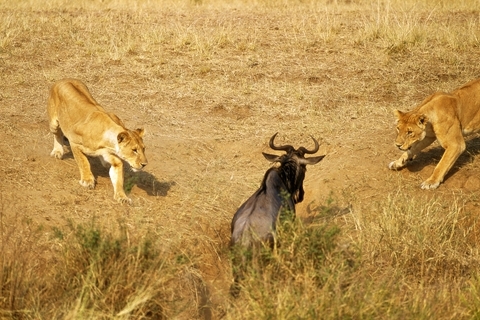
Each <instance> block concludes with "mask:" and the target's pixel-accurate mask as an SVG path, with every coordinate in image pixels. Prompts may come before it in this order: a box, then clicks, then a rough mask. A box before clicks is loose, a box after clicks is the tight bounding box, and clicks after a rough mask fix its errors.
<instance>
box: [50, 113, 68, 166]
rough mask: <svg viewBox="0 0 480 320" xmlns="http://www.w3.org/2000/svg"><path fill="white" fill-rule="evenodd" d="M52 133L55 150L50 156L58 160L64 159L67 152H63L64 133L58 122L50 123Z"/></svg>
mask: <svg viewBox="0 0 480 320" xmlns="http://www.w3.org/2000/svg"><path fill="white" fill-rule="evenodd" d="M50 132H52V133H53V150H52V152H50V155H51V156H52V157H54V158H57V159H62V157H63V154H64V153H65V151H64V150H63V138H64V136H63V132H62V129H61V128H60V126H59V124H58V121H56V120H53V121H50Z"/></svg>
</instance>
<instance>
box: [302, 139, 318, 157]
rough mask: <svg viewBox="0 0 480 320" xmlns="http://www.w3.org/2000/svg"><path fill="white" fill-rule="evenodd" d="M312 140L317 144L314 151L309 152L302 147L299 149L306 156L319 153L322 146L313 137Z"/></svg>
mask: <svg viewBox="0 0 480 320" xmlns="http://www.w3.org/2000/svg"><path fill="white" fill-rule="evenodd" d="M310 138H312V140H313V142H315V148H313V150H308V149H307V148H305V147H300V148H298V151H300V152H303V153H304V154H313V153H315V152H317V151H318V149H319V148H320V145H319V144H318V141H317V140H315V138H314V137H312V136H310Z"/></svg>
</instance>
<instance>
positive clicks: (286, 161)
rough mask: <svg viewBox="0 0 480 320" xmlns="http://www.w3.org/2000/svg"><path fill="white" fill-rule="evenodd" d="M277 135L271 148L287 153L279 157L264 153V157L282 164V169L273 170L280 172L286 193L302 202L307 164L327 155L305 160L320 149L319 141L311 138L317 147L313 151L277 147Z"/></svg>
mask: <svg viewBox="0 0 480 320" xmlns="http://www.w3.org/2000/svg"><path fill="white" fill-rule="evenodd" d="M277 134H278V132H277V133H275V134H274V135H273V136H272V137H271V138H270V142H269V146H270V148H272V149H273V150H281V151H285V152H286V153H285V154H283V155H281V156H277V155H274V154H269V153H265V152H262V153H263V156H264V157H265V158H266V159H267V160H268V161H270V162H278V163H279V164H280V167H278V168H273V169H274V170H277V171H278V173H279V175H280V177H281V179H282V181H283V182H284V184H285V187H286V188H287V190H286V191H287V192H288V193H289V194H290V195H291V197H292V200H293V202H294V203H298V202H302V200H303V196H304V193H305V192H304V190H303V180H304V179H305V172H306V171H307V167H306V166H307V164H309V165H313V164H316V163H318V162H319V161H320V160H322V159H323V158H324V157H325V155H322V156H317V157H310V158H305V154H314V153H316V152H317V151H318V149H319V148H320V146H319V144H318V141H317V140H315V138H313V137H311V138H312V140H313V142H314V143H315V147H314V148H313V149H312V150H308V149H307V148H305V147H299V148H298V149H295V148H294V147H293V146H291V145H281V146H276V145H275V143H274V141H275V137H276V136H277ZM265 176H267V175H265Z"/></svg>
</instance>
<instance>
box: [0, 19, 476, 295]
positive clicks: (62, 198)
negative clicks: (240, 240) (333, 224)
mask: <svg viewBox="0 0 480 320" xmlns="http://www.w3.org/2000/svg"><path fill="white" fill-rule="evenodd" d="M276 14H278V15H280V16H281V17H271V18H270V19H267V18H265V19H264V20H263V21H262V22H260V20H261V18H262V17H263V16H262V15H261V14H254V13H252V12H245V13H238V11H235V10H231V11H227V12H218V11H216V10H212V11H208V10H206V11H195V10H193V11H192V12H189V11H187V13H178V12H170V13H168V14H161V13H156V14H152V15H148V14H144V15H143V16H139V15H136V14H133V15H129V14H125V13H124V12H115V11H114V12H112V11H105V12H102V11H93V12H88V11H86V12H85V11H82V10H79V11H76V10H70V11H55V10H54V11H45V12H40V13H38V12H37V13H35V12H30V11H26V12H17V11H9V10H5V11H3V12H2V13H1V15H3V16H4V17H12V16H13V17H15V16H18V15H26V16H29V17H30V18H31V21H32V22H31V24H32V25H31V26H27V27H25V28H26V29H28V32H27V31H19V34H18V36H17V37H16V38H15V39H13V40H12V41H11V43H10V45H8V46H6V47H4V48H3V49H2V51H1V52H0V73H1V78H0V131H1V132H2V133H1V137H2V139H0V150H2V151H1V153H0V168H1V169H0V181H1V182H2V183H1V184H0V197H1V199H0V200H1V205H2V206H3V207H2V212H3V214H4V215H5V214H6V215H15V216H18V217H21V218H22V219H29V220H31V221H34V222H35V223H38V224H39V225H42V226H43V227H44V228H45V229H44V230H45V232H46V233H51V232H52V227H54V226H57V227H62V226H64V225H66V224H67V223H68V221H69V220H71V219H73V220H75V221H77V222H79V223H81V222H89V221H91V220H92V219H95V220H97V221H100V222H102V223H104V222H105V223H112V224H113V223H114V222H115V221H117V220H123V221H126V222H127V224H128V225H129V226H130V227H131V229H132V232H134V231H135V230H137V229H139V228H144V227H150V228H153V229H155V230H156V232H158V234H159V235H160V236H162V237H165V239H179V238H180V239H184V241H186V242H188V243H191V244H193V245H195V243H194V240H193V237H192V236H191V234H193V233H196V234H197V237H196V240H195V241H204V242H210V243H212V246H211V249H210V250H211V256H212V259H211V265H208V266H205V267H204V272H205V273H206V274H208V275H209V279H208V280H209V281H211V282H212V283H213V284H215V286H217V287H218V288H219V289H220V291H221V290H224V289H225V290H226V289H227V288H228V281H224V280H225V279H229V277H230V272H229V270H227V264H225V263H223V264H222V263H218V262H215V257H216V255H217V253H216V252H217V251H218V250H223V249H225V248H226V246H227V243H228V240H229V223H230V220H231V218H232V216H233V214H234V212H235V210H236V208H237V207H238V206H239V205H240V204H241V203H242V201H244V200H245V199H246V198H247V197H248V196H249V195H250V194H252V193H253V192H254V191H255V189H256V188H257V187H258V185H259V183H260V181H261V179H262V176H263V173H264V172H265V171H266V170H267V169H268V168H269V163H268V162H267V161H266V160H265V159H264V158H263V156H262V155H261V152H262V151H265V152H271V151H270V150H269V148H268V140H269V138H270V137H271V135H273V134H274V133H275V132H279V136H278V138H279V143H291V144H293V145H295V146H299V145H304V146H306V147H310V146H312V141H311V140H310V138H309V136H310V135H312V136H314V137H315V138H317V139H319V140H320V143H321V149H320V151H319V153H320V154H326V157H325V158H324V160H323V161H322V162H320V163H319V164H318V165H315V166H311V167H309V168H308V171H307V176H306V179H305V190H306V195H305V201H304V202H303V203H301V204H299V205H298V207H297V208H298V215H299V216H302V217H308V216H309V215H312V214H318V212H319V211H320V210H321V209H320V208H321V207H322V206H325V205H327V204H328V203H329V201H330V200H329V199H333V205H334V206H338V207H339V208H341V209H344V208H348V210H346V211H345V210H344V211H341V212H342V213H343V216H342V217H340V219H345V223H346V224H350V227H351V228H355V227H361V217H362V215H364V214H368V213H369V212H370V210H371V208H372V206H374V205H375V204H377V203H378V204H381V203H382V201H383V200H384V199H385V198H386V197H388V196H389V195H391V194H395V193H397V192H406V193H407V194H411V196H412V197H418V198H419V199H428V198H431V197H438V198H439V199H459V198H461V199H462V201H463V203H464V204H465V208H466V210H477V209H476V208H477V206H478V204H479V202H478V197H477V196H476V192H477V190H478V189H479V187H480V178H479V176H480V175H479V173H480V167H479V163H480V157H478V156H477V155H478V153H479V152H480V142H479V140H478V139H477V138H475V137H473V139H471V140H469V143H468V149H467V150H468V151H467V152H465V153H464V154H463V155H462V157H461V158H460V159H459V160H458V161H457V163H456V165H455V167H454V168H453V169H452V170H451V171H450V173H449V174H448V176H447V178H446V181H445V183H444V184H442V185H441V187H440V188H439V189H438V190H435V191H423V190H420V188H419V185H420V183H421V182H422V181H423V180H424V179H426V178H427V177H428V176H429V175H430V174H431V172H432V170H433V168H434V166H435V164H436V163H437V162H438V160H439V159H440V157H441V154H442V150H441V148H439V147H438V146H435V145H434V146H433V147H432V148H430V149H428V150H426V151H425V152H424V153H422V155H420V156H419V157H418V158H417V159H416V160H415V161H414V163H413V164H412V165H411V166H409V167H408V168H407V169H404V170H401V171H399V172H393V171H390V170H389V169H388V168H387V165H388V163H389V162H390V161H392V160H394V159H395V158H396V157H398V156H400V152H399V151H398V150H396V149H395V147H394V146H393V140H394V137H395V130H394V119H393V115H392V110H393V109H394V108H403V109H408V108H411V107H413V106H414V105H415V104H416V103H418V102H419V101H421V99H423V97H425V96H426V95H427V94H429V93H431V92H433V91H434V90H436V89H445V90H448V89H453V88H455V87H457V86H459V85H461V84H462V83H464V82H466V81H468V80H470V79H472V78H473V77H474V75H475V74H478V71H479V69H478V67H474V66H473V64H469V63H468V61H470V60H472V59H473V56H472V54H471V53H468V52H459V53H458V57H457V59H459V60H461V61H464V62H465V64H468V65H472V67H471V68H469V69H468V68H466V69H462V70H458V69H457V70H456V73H455V72H454V75H453V76H452V75H451V74H450V75H448V74H447V76H445V77H444V78H441V77H439V76H438V75H439V74H444V72H445V70H446V69H447V68H448V64H447V62H442V63H441V64H439V63H438V59H437V57H435V56H434V55H432V52H430V54H429V53H428V52H427V53H426V52H424V51H422V52H420V49H419V51H418V52H416V51H415V50H416V49H415V48H411V51H407V52H404V53H402V54H401V55H394V56H393V57H392V56H389V55H390V53H388V52H387V51H385V50H383V49H382V47H381V46H382V45H381V44H379V43H375V42H374V43H372V44H370V45H368V46H355V45H353V43H354V42H353V41H352V38H351V34H352V32H353V31H352V30H358V25H357V24H356V22H355V21H354V20H355V19H352V17H353V16H355V13H351V12H349V11H345V12H336V13H335V14H332V15H331V17H335V19H336V21H337V22H338V26H337V25H336V27H338V29H335V30H336V31H335V32H336V34H335V35H334V38H333V39H332V40H329V41H327V42H325V43H320V44H319V43H318V42H316V43H315V42H308V43H307V44H308V45H310V47H308V46H307V44H305V46H304V47H295V45H298V46H301V45H304V44H303V43H296V44H295V43H293V44H291V43H287V44H284V43H280V42H279V41H280V39H285V38H288V39H293V35H292V34H290V32H292V33H293V32H294V30H289V29H287V28H285V30H286V31H285V30H284V28H283V27H284V26H282V25H281V23H280V22H279V21H282V20H281V18H282V17H283V14H284V13H276ZM102 15H106V16H108V17H111V19H112V20H113V21H120V22H122V21H123V22H125V23H123V24H122V26H123V27H120V26H118V28H119V29H121V30H117V31H118V32H119V33H120V34H122V35H123V32H125V30H124V29H122V28H127V29H128V27H126V26H125V25H128V24H132V25H134V24H142V23H145V24H143V27H145V26H146V25H150V26H151V28H152V30H153V29H154V28H155V27H158V26H159V25H160V26H165V28H167V29H168V30H170V28H171V30H176V29H175V28H174V26H176V25H177V24H183V25H185V26H191V27H192V28H194V30H196V32H200V31H198V30H202V26H203V27H204V28H205V29H206V31H202V32H205V34H208V33H209V32H216V31H217V28H218V26H216V25H215V24H214V23H213V21H233V22H231V23H233V24H234V25H233V27H232V28H231V29H228V28H227V31H225V32H232V33H233V31H229V30H235V27H236V26H245V28H246V30H245V32H246V33H249V32H250V31H252V30H253V29H255V30H256V32H257V38H256V39H254V40H252V41H253V42H254V44H250V45H252V46H254V47H255V48H253V49H251V48H250V47H249V42H248V39H249V38H248V37H249V36H245V39H244V40H245V44H244V47H242V48H240V49H239V47H238V46H236V47H235V46H232V45H230V44H226V45H225V47H222V46H218V47H215V48H214V49H212V50H213V51H215V52H214V53H211V56H208V57H205V56H202V55H201V54H200V53H199V51H198V50H194V49H191V47H189V45H188V44H185V43H181V44H178V43H177V42H175V41H174V40H171V39H170V40H169V39H167V40H164V42H161V41H160V43H159V44H155V48H157V49H158V50H159V51H155V50H153V49H152V48H147V49H145V50H142V49H141V46H140V45H139V46H138V48H134V49H132V50H131V51H128V52H127V51H126V53H125V54H124V55H123V56H120V57H118V58H116V57H113V58H112V57H111V56H102V53H101V52H100V51H99V52H94V53H87V52H86V51H87V47H88V45H86V44H85V45H83V44H82V41H85V42H86V41H87V40H86V39H85V38H83V36H82V34H80V33H78V34H77V33H76V32H79V28H81V26H82V25H83V23H84V20H86V21H87V22H88V23H90V24H92V25H93V27H85V28H89V30H83V32H86V33H87V34H88V36H89V37H93V38H94V37H100V36H99V35H95V33H94V32H93V31H92V30H94V29H96V28H98V29H102V26H101V25H96V24H95V23H99V24H100V23H101V22H99V21H98V19H99V18H98V17H100V16H102ZM59 17H60V18H59ZM309 18H310V17H306V18H305V19H307V21H309V20H308V19H309ZM56 19H59V20H58V21H66V23H67V22H68V23H70V27H69V26H68V25H64V24H61V23H60V24H59V25H60V26H61V28H60V27H59V25H58V24H56V22H55V21H57V20H56ZM62 19H63V20H62ZM144 20H145V21H144ZM49 21H51V22H49ZM127 22H128V23H127ZM147 23H149V24H147ZM279 24H280V25H279ZM85 25H88V24H85ZM34 26H37V27H34ZM58 28H60V31H59V32H60V34H65V36H58V35H57V34H56V33H55V30H56V29H58ZM132 28H133V27H132ZM220 28H221V27H220ZM278 28H280V31H279V30H278ZM212 30H213V31H212ZM282 30H284V31H282ZM81 31H82V30H81ZM68 32H72V35H68ZM132 32H134V33H135V32H136V31H132ZM171 32H172V33H174V31H171ZM194 32H195V31H194ZM73 33H75V34H73ZM280 33H281V34H280ZM205 34H204V33H202V35H203V36H205ZM285 35H286V36H285ZM250 36H252V35H251V33H250ZM171 37H172V38H175V37H180V35H178V34H173V35H172V36H171ZM230 37H234V36H232V35H230ZM239 37H240V36H239ZM353 37H355V35H354V36H353ZM357 37H360V36H358V35H357ZM114 40H115V39H114ZM99 41H101V39H100V40H99ZM232 41H233V40H232ZM282 41H285V40H282ZM292 41H293V40H292ZM65 42H66V43H67V46H63V45H61V43H65ZM152 46H153V45H152ZM284 46H285V47H284ZM119 47H120V45H119ZM286 48H287V49H286ZM297 48H299V49H298V52H294V51H295V50H297ZM120 49H121V48H120ZM91 50H96V49H91ZM288 50H291V52H290V53H289V54H285V55H284V56H281V57H279V56H278V52H287V51H288ZM432 51H433V50H432ZM413 55H416V59H417V64H416V65H415V66H412V63H411V62H410V61H411V58H412V56H413ZM475 68H476V69H475ZM411 75H416V76H415V77H411ZM63 77H75V78H79V79H81V80H82V81H84V82H85V83H86V84H87V86H88V87H89V88H90V90H91V92H92V94H93V96H94V97H95V98H96V99H97V101H98V102H99V103H100V104H102V105H103V106H104V107H105V108H106V109H107V110H109V111H112V112H114V113H116V114H117V115H118V116H119V117H120V118H122V119H123V120H124V121H125V123H126V125H127V126H128V127H129V128H135V127H140V126H141V127H144V128H145V129H146V132H147V133H146V136H145V139H144V140H145V143H146V146H147V151H146V152H147V157H148V160H149V164H148V166H147V167H146V168H145V171H144V172H141V173H132V172H127V173H126V178H125V187H126V188H127V190H129V195H130V197H131V198H132V199H133V205H132V206H127V205H120V204H117V203H116V202H115V201H114V199H113V188H112V184H111V182H110V179H109V177H108V172H107V170H105V169H104V168H103V167H102V166H101V165H100V163H99V162H98V161H97V160H95V159H92V160H91V161H92V164H93V172H94V174H95V176H96V177H97V186H96V188H95V189H94V190H86V189H84V188H83V187H81V186H80V185H79V183H78V180H79V173H78V168H77V166H76V163H75V161H74V159H73V158H72V156H71V153H69V154H67V155H66V156H65V159H63V160H55V159H53V158H51V157H50V156H49V153H50V151H51V149H52V146H53V137H52V135H51V134H50V133H49V131H48V125H47V115H46V110H45V108H46V100H47V96H48V89H49V87H50V86H51V85H52V83H53V82H54V81H55V80H57V79H60V78H63ZM127 171H128V170H127ZM207 278H208V277H207Z"/></svg>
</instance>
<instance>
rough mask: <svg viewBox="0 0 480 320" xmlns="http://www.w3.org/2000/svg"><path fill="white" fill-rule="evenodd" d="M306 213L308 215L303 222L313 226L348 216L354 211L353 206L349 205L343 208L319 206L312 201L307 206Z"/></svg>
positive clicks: (330, 205)
mask: <svg viewBox="0 0 480 320" xmlns="http://www.w3.org/2000/svg"><path fill="white" fill-rule="evenodd" d="M306 211H307V214H308V215H307V216H306V217H304V218H303V222H304V223H305V224H312V223H315V222H319V221H325V220H331V219H334V218H336V217H340V216H343V215H346V214H348V213H350V212H351V211H352V206H351V205H348V206H347V207H344V208H342V207H339V206H337V205H333V204H327V205H317V204H315V201H312V202H310V203H309V204H308V205H307V208H306Z"/></svg>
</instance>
